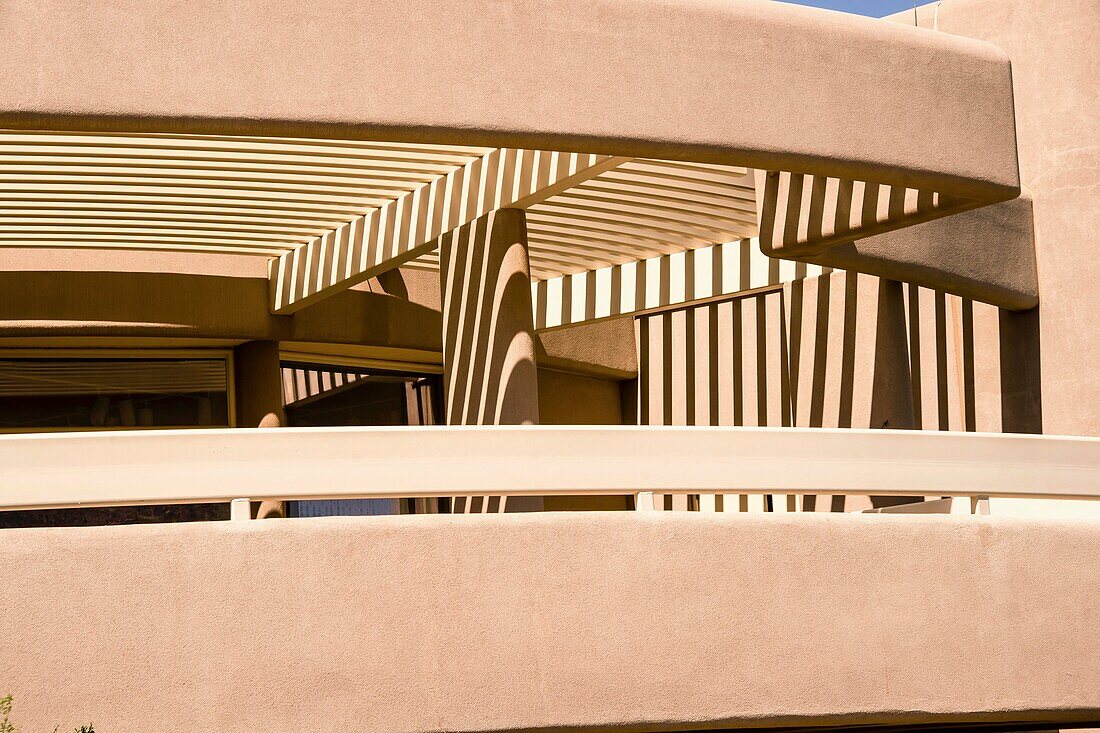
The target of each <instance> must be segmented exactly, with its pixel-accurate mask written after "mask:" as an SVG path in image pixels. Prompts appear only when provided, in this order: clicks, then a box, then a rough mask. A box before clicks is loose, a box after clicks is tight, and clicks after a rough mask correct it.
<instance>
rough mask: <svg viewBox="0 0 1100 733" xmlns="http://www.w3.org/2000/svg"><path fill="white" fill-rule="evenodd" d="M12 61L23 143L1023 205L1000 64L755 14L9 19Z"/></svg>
mask: <svg viewBox="0 0 1100 733" xmlns="http://www.w3.org/2000/svg"><path fill="white" fill-rule="evenodd" d="M0 45H2V46H3V47H4V48H5V49H6V53H5V54H4V55H3V57H0V77H2V78H4V79H5V83H4V84H3V85H2V87H0V123H2V124H5V125H9V126H11V125H17V126H21V127H32V128H38V129H50V128H55V127H61V128H67V129H78V130H79V129H110V130H115V131H117V130H121V129H148V130H165V129H173V130H181V131H192V132H202V131H206V132H220V133H227V132H234V131H236V132H242V133H275V134H290V135H296V136H319V137H324V136H350V137H367V138H372V137H389V138H398V139H423V140H433V141H436V142H457V143H462V144H471V143H472V144H479V145H480V144H484V145H494V146H499V145H509V146H515V147H530V148H535V149H564V150H580V151H586V150H592V151H597V152H605V153H611V154H625V155H645V156H648V157H665V158H668V157H672V158H676V157H685V156H686V157H691V158H707V159H710V160H713V161H715V162H721V161H728V162H736V163H737V164H744V165H749V166H753V167H762V168H775V169H783V170H791V169H796V170H804V171H805V172H809V173H815V172H818V173H824V172H829V174H830V175H844V176H850V177H854V178H861V177H864V176H866V177H867V178H868V179H869V180H881V181H884V182H890V181H891V180H893V181H897V182H907V181H910V182H916V180H917V179H920V180H921V181H923V182H924V183H925V184H927V185H928V186H929V187H931V188H934V189H937V190H941V191H950V192H954V193H957V194H959V195H967V192H971V193H973V194H975V195H978V196H981V195H983V194H984V195H990V196H996V195H1003V196H1004V197H1008V196H1011V195H1012V194H1013V192H1014V191H1015V190H1016V189H1017V186H1018V175H1017V168H1016V160H1015V147H1014V143H1013V140H1014V131H1013V120H1012V114H1011V105H1010V103H1009V101H1010V99H1011V78H1010V72H1009V65H1008V61H1007V59H1006V57H1005V55H1004V54H1003V53H1002V52H1001V51H1000V50H999V49H997V48H996V47H994V46H992V45H989V44H985V43H982V42H979V41H974V40H971V39H963V38H953V37H951V36H948V35H946V34H936V33H930V32H927V31H924V30H922V29H918V28H909V27H904V26H900V25H896V24H887V23H881V22H878V21H875V20H872V19H867V18H857V17H851V16H843V15H838V14H835V13H826V12H823V11H820V10H816V9H812V8H804V7H797V6H791V5H786V4H782V3H772V2H764V1H763V0H744V1H743V2H736V3H726V2H714V1H712V0H697V1H693V2H677V3H665V2H653V1H651V0H639V1H637V2H631V3H621V2H616V1H614V0H600V1H599V2H595V3H593V2H590V1H589V0H558V1H557V2H552V3H551V2H543V3H519V2H501V3H491V4H485V3H483V2H479V0H459V1H456V2H450V3H444V4H440V3H437V2H433V1H432V0H414V1H412V2H378V3H353V4H349V3H346V2H343V1H342V0H316V1H315V2H310V3H297V2H289V1H287V0H243V1H238V2H226V0H195V1H194V2H189V3H184V4H169V5H165V4H163V3H155V2H138V3H130V4H113V3H102V2H99V1H98V0H78V1H76V2H74V1H73V0H9V2H5V3H4V4H3V5H2V6H0ZM319 49H324V52H319ZM594 59H598V60H599V62H598V63H593V60H594ZM913 69H921V70H922V73H921V74H919V75H914V74H913V73H912V72H913ZM640 110H644V111H645V112H644V114H641V113H639V111H640ZM688 111H690V113H688ZM761 111H766V112H767V113H766V114H760V112H761ZM871 121H873V124H870V122H871ZM734 158H736V160H734Z"/></svg>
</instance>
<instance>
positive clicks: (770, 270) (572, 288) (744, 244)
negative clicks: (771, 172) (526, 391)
mask: <svg viewBox="0 0 1100 733" xmlns="http://www.w3.org/2000/svg"><path fill="white" fill-rule="evenodd" d="M823 271H826V270H825V269H824V268H822V267H820V266H818V265H808V264H805V263H802V262H793V261H789V260H780V259H775V258H772V257H768V256H767V255H765V254H764V253H763V252H762V251H761V248H760V243H759V242H758V241H757V239H756V238H755V237H754V238H753V239H742V240H739V241H736V242H727V243H725V244H716V245H714V246H711V247H702V248H700V249H694V250H687V251H685V252H678V253H676V254H671V255H662V256H660V257H651V258H649V259H646V260H640V261H637V262H627V263H624V264H621V265H613V266H611V267H602V268H599V269H597V270H588V271H587V272H579V273H575V274H571V275H562V276H561V277H555V278H550V279H548V280H540V281H538V282H533V283H531V299H532V302H533V305H534V312H535V329H536V330H550V329H555V328H561V327H564V326H573V325H576V324H579V323H583V322H586V321H598V320H603V319H606V318H618V317H622V316H634V315H638V314H641V313H646V312H648V311H654V310H660V309H662V308H668V307H670V306H681V305H690V304H696V303H704V302H706V301H708V300H715V299H717V298H722V297H726V296H730V295H736V294H737V293H744V292H750V291H754V290H760V289H762V288H768V287H774V286H777V285H782V284H783V283H785V282H790V281H792V280H799V279H801V278H804V277H814V276H816V275H820V274H821V273H822V272H823Z"/></svg>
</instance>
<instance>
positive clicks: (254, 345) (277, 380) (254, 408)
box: [233, 341, 286, 519]
mask: <svg viewBox="0 0 1100 733" xmlns="http://www.w3.org/2000/svg"><path fill="white" fill-rule="evenodd" d="M233 370H234V376H235V378H234V383H233V384H234V387H235V393H236V394H235V399H236V413H237V425H238V426H239V427H244V428H255V427H261V428H277V427H281V426H283V425H286V413H285V412H284V410H283V383H282V376H281V373H280V367H279V343H278V342H277V341H248V342H246V343H243V344H241V345H240V346H238V347H236V348H235V349H234V350H233ZM252 513H253V515H254V516H255V517H256V518H257V519H264V518H267V517H285V516H286V503H285V502H282V501H264V502H252Z"/></svg>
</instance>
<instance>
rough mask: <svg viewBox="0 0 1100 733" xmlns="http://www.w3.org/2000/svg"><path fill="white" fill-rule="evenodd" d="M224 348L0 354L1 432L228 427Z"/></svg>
mask: <svg viewBox="0 0 1100 733" xmlns="http://www.w3.org/2000/svg"><path fill="white" fill-rule="evenodd" d="M229 371H230V365H229V357H228V355H227V354H226V353H224V352H210V353H203V352H173V353H172V354H169V353H160V354H158V353H156V352H126V355H125V356H113V355H112V356H107V355H100V354H99V353H95V352H91V351H88V352H85V353H81V352H76V351H74V352H57V351H51V352H46V353H44V354H43V355H41V356H34V357H23V356H12V355H11V352H4V355H0V431H4V432H28V431H47V430H111V429H139V428H172V427H230V426H231V425H232V424H233V420H232V405H231V399H230V393H229V383H230V374H229Z"/></svg>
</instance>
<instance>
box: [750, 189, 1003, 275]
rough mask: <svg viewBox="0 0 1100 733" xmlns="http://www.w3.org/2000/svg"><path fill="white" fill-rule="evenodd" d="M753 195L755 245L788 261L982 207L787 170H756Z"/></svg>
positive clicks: (914, 191)
mask: <svg viewBox="0 0 1100 733" xmlns="http://www.w3.org/2000/svg"><path fill="white" fill-rule="evenodd" d="M756 192H757V194H756V195H757V207H758V211H759V222H760V246H761V248H762V249H763V251H764V252H765V253H766V254H769V255H771V256H774V257H789V258H790V257H793V258H799V257H812V256H813V255H814V254H817V253H819V252H821V251H822V250H824V249H827V248H828V247H830V246H833V245H836V244H842V243H844V242H850V241H852V240H854V239H859V238H862V237H868V236H871V235H873V234H880V233H883V232H888V231H893V230H895V229H900V228H901V227H906V226H909V225H911V224H918V223H920V222H923V221H929V220H931V219H937V218H939V217H942V216H947V215H948V214H954V213H957V212H960V211H964V210H966V209H969V208H974V207H976V206H979V205H981V202H978V201H974V200H971V199H964V198H959V197H957V196H949V195H946V194H943V193H939V192H936V191H928V190H923V189H920V190H918V189H914V188H905V187H902V186H891V185H888V184H882V183H874V182H869V181H858V180H853V179H848V178H834V177H828V176H814V175H809V174H802V173H790V172H787V171H757V172H756Z"/></svg>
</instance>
